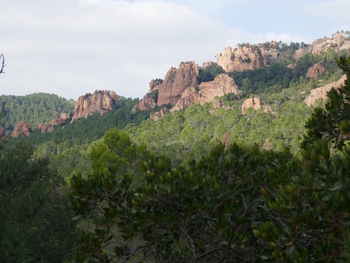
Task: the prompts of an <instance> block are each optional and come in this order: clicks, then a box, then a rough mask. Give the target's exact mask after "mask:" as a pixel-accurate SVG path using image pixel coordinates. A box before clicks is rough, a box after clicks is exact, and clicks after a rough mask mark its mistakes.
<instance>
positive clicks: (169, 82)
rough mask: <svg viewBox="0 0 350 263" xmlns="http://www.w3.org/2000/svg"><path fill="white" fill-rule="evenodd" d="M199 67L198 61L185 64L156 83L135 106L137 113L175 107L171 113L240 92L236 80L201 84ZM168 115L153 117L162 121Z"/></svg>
mask: <svg viewBox="0 0 350 263" xmlns="http://www.w3.org/2000/svg"><path fill="white" fill-rule="evenodd" d="M198 75H199V67H198V65H196V64H195V63H194V62H186V63H181V64H180V66H179V68H178V69H176V68H171V69H170V70H169V71H168V73H167V74H166V76H165V79H164V81H161V80H156V81H155V80H152V81H151V82H150V89H149V92H148V93H147V94H146V95H145V96H144V97H143V99H142V100H141V101H140V102H139V103H138V104H136V105H135V106H134V108H133V112H135V111H136V110H141V111H143V110H149V109H152V108H154V107H155V106H156V105H158V106H161V105H171V106H173V107H172V108H171V110H170V112H174V111H176V110H180V109H183V108H185V107H189V106H191V105H193V104H197V103H199V104H204V103H206V102H211V101H213V100H214V99H215V97H221V96H223V95H226V94H229V93H234V94H236V95H239V94H240V91H239V89H238V87H237V85H236V84H235V82H234V81H233V79H232V78H230V77H229V76H227V75H226V74H220V75H218V76H216V77H215V79H214V80H213V81H210V82H202V83H201V84H198V80H197V79H198ZM164 113H165V112H162V113H159V114H155V115H154V116H153V117H152V118H156V119H157V118H159V117H161V116H162V115H164Z"/></svg>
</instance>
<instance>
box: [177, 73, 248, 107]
mask: <svg viewBox="0 0 350 263" xmlns="http://www.w3.org/2000/svg"><path fill="white" fill-rule="evenodd" d="M229 93H234V94H235V95H238V96H239V94H240V93H241V91H240V90H239V89H238V87H237V85H236V83H235V82H234V81H233V79H232V78H230V77H229V76H227V75H226V74H220V75H218V76H216V77H215V79H214V80H213V81H210V82H202V83H201V84H200V85H199V86H198V87H191V88H189V89H186V90H185V91H184V92H183V93H182V95H181V98H180V99H179V100H178V101H177V103H176V104H175V105H174V107H173V108H172V109H171V110H170V112H174V111H176V110H181V109H184V108H185V107H189V106H191V105H193V104H201V105H203V104H204V103H206V102H212V101H214V100H215V98H216V97H222V96H224V95H226V94H229Z"/></svg>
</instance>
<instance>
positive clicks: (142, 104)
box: [132, 93, 158, 113]
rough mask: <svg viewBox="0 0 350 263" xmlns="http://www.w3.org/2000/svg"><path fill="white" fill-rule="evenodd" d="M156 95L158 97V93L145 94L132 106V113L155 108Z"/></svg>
mask: <svg viewBox="0 0 350 263" xmlns="http://www.w3.org/2000/svg"><path fill="white" fill-rule="evenodd" d="M154 97H158V94H154V93H147V94H146V95H145V96H143V99H142V100H140V101H139V103H138V104H136V105H135V106H134V107H133V108H132V113H135V112H136V111H137V110H140V111H145V110H149V109H153V108H154V107H155V106H156V105H157V103H156V101H155V98H154Z"/></svg>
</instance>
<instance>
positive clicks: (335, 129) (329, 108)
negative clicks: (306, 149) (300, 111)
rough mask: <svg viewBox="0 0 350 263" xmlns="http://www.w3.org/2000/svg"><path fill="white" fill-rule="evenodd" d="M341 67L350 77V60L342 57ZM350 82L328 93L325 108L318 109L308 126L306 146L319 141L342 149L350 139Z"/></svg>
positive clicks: (340, 60)
mask: <svg viewBox="0 0 350 263" xmlns="http://www.w3.org/2000/svg"><path fill="white" fill-rule="evenodd" d="M338 62H339V65H340V67H341V68H342V69H343V70H344V71H345V72H346V73H347V76H350V67H349V65H350V59H349V57H347V58H345V57H341V58H340V59H339V61H338ZM349 99H350V80H349V77H348V78H347V80H346V81H345V85H344V86H343V87H341V88H340V89H339V90H335V89H332V90H331V91H330V92H329V93H328V100H327V102H326V104H325V107H324V108H316V109H315V111H314V112H313V114H312V116H311V118H310V119H309V121H308V122H307V124H306V127H307V129H308V132H307V134H306V135H305V137H304V145H307V144H310V143H313V142H314V141H317V140H318V139H326V140H327V141H331V142H332V143H333V144H334V146H336V147H338V148H339V149H341V148H342V147H343V146H344V145H345V142H346V141H348V140H349V139H350V135H349V132H350V130H349V116H350V105H349V103H348V101H349Z"/></svg>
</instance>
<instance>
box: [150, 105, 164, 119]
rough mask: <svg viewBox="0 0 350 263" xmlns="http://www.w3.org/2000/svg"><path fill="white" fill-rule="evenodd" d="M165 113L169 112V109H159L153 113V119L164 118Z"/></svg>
mask: <svg viewBox="0 0 350 263" xmlns="http://www.w3.org/2000/svg"><path fill="white" fill-rule="evenodd" d="M165 113H167V109H166V108H162V109H161V110H160V111H157V112H156V113H154V114H152V115H151V117H150V118H151V119H152V120H154V121H156V120H158V119H159V118H162V117H163V116H164V115H165Z"/></svg>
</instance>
